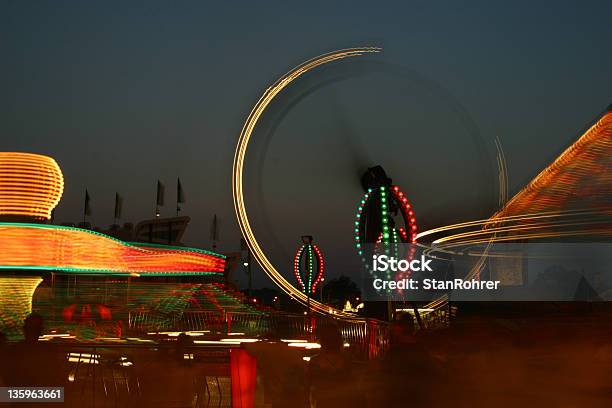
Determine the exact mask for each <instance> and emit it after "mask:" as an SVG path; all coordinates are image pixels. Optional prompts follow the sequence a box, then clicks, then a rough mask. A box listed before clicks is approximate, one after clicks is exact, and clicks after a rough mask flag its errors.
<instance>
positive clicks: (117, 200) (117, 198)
mask: <svg viewBox="0 0 612 408" xmlns="http://www.w3.org/2000/svg"><path fill="white" fill-rule="evenodd" d="M122 210H123V197H121V196H120V195H119V193H115V219H119V218H121V211H122Z"/></svg>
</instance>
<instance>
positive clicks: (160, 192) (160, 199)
mask: <svg viewBox="0 0 612 408" xmlns="http://www.w3.org/2000/svg"><path fill="white" fill-rule="evenodd" d="M165 192H166V188H165V187H164V185H163V184H162V183H161V182H160V181H159V180H157V206H158V207H163V206H164V194H165Z"/></svg>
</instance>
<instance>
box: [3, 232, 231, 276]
mask: <svg viewBox="0 0 612 408" xmlns="http://www.w3.org/2000/svg"><path fill="white" fill-rule="evenodd" d="M145 245H146V244H143V246H140V245H138V244H132V243H126V242H123V241H120V240H118V239H115V238H112V237H109V236H107V235H104V234H100V233H97V232H93V231H88V230H84V229H79V228H72V227H60V226H55V225H42V224H21V223H0V248H2V251H0V269H34V270H37V269H38V270H45V269H46V270H61V271H65V272H80V273H113V274H131V275H134V274H136V275H140V274H143V275H146V274H148V275H177V274H207V273H221V272H223V271H224V269H225V257H224V256H223V255H218V254H215V253H212V252H208V251H204V250H198V249H193V248H179V247H165V246H155V247H149V246H145Z"/></svg>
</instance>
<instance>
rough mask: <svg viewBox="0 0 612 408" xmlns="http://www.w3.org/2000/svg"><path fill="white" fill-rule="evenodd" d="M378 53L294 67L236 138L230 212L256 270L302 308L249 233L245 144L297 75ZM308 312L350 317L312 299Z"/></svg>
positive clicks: (353, 53) (333, 55)
mask: <svg viewBox="0 0 612 408" xmlns="http://www.w3.org/2000/svg"><path fill="white" fill-rule="evenodd" d="M380 51H381V49H380V48H375V47H363V48H348V49H344V50H338V51H333V52H330V53H327V54H323V55H320V56H318V57H315V58H313V59H311V60H308V61H306V62H304V63H303V64H301V65H298V66H297V67H295V68H294V69H292V70H291V71H289V72H287V73H286V74H285V75H283V76H282V77H280V78H279V79H278V80H277V81H276V82H275V83H274V84H273V85H272V86H270V87H269V88H268V89H266V91H265V92H264V93H263V95H262V96H261V97H260V98H259V100H258V101H257V103H256V104H255V106H254V107H253V109H252V110H251V113H250V114H249V116H248V117H247V119H246V121H245V123H244V126H243V128H242V131H241V132H240V137H239V138H238V144H237V146H236V151H235V153H234V165H233V172H232V194H233V198H234V209H235V211H236V218H237V219H238V225H239V226H240V230H241V232H242V235H243V236H244V239H245V241H246V243H247V245H248V247H249V249H250V251H251V253H252V254H253V256H254V257H255V260H256V261H257V263H258V264H259V266H261V268H262V269H263V270H264V272H265V273H266V274H267V275H268V276H269V277H270V279H272V281H274V283H276V285H277V286H279V287H280V288H281V289H282V290H283V291H285V293H287V294H288V295H290V296H293V297H294V298H295V299H297V300H298V301H299V302H301V303H302V304H304V305H306V304H307V302H308V297H307V296H306V294H304V293H302V291H300V290H298V289H297V288H295V287H294V286H293V285H292V284H291V283H289V282H288V281H287V280H286V279H285V278H284V277H283V276H282V274H281V273H280V272H279V271H278V270H277V269H276V267H274V265H273V264H272V262H270V260H269V259H268V257H267V256H266V254H265V252H264V251H263V249H262V248H261V246H260V245H259V242H258V241H257V238H256V237H255V234H254V233H253V229H252V228H251V223H250V221H249V218H248V215H247V211H246V207H245V204H244V193H243V179H242V176H243V172H244V160H245V157H246V152H247V147H248V145H249V140H250V139H251V136H252V134H253V130H254V129H255V126H256V125H257V122H258V120H259V118H260V117H261V115H262V114H263V113H264V111H265V110H266V108H267V107H268V105H269V104H270V102H272V100H274V98H275V97H276V96H277V95H278V94H279V93H280V92H281V91H282V90H283V89H284V88H285V87H287V86H288V85H289V84H290V83H291V82H293V81H294V80H295V79H297V78H299V77H300V76H301V75H303V74H305V73H306V72H308V71H311V70H313V69H315V68H317V67H319V66H321V65H324V64H327V63H330V62H333V61H338V60H341V59H344V58H349V57H358V56H361V55H366V54H369V53H376V52H380ZM310 308H311V309H312V310H314V311H317V312H319V313H325V314H332V315H335V316H342V317H351V316H352V314H350V313H346V312H343V311H341V310H336V309H332V308H330V307H329V306H326V305H324V304H322V303H319V302H317V301H314V300H312V299H311V300H310Z"/></svg>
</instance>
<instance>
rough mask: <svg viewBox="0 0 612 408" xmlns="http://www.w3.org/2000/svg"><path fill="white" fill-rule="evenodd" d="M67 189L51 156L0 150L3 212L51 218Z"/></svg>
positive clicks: (0, 192)
mask: <svg viewBox="0 0 612 408" xmlns="http://www.w3.org/2000/svg"><path fill="white" fill-rule="evenodd" d="M63 191H64V176H63V175H62V171H61V170H60V167H59V166H58V164H57V163H56V161H55V160H53V159H52V158H51V157H47V156H42V155H39V154H32V153H18V152H0V215H14V216H26V217H33V218H37V219H46V220H48V219H50V218H51V211H52V210H53V209H54V208H55V206H56V205H57V203H59V200H60V198H61V197H62V193H63Z"/></svg>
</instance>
